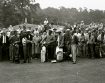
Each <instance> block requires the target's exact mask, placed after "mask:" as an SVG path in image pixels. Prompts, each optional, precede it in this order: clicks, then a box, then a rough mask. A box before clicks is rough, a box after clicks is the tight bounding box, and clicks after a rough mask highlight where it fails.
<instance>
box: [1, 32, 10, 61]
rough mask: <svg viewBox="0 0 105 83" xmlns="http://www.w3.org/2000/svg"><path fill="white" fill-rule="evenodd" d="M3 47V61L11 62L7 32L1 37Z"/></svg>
mask: <svg viewBox="0 0 105 83" xmlns="http://www.w3.org/2000/svg"><path fill="white" fill-rule="evenodd" d="M1 45H2V60H9V38H8V36H7V35H6V32H3V35H2V37H1Z"/></svg>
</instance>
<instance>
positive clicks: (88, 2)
mask: <svg viewBox="0 0 105 83" xmlns="http://www.w3.org/2000/svg"><path fill="white" fill-rule="evenodd" d="M36 2H37V3H39V4H40V6H41V8H42V9H44V8H47V7H54V8H59V7H61V6H64V7H66V8H72V7H74V8H80V7H81V8H84V7H86V8H88V9H100V10H105V0H36Z"/></svg>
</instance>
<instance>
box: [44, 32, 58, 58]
mask: <svg viewBox="0 0 105 83" xmlns="http://www.w3.org/2000/svg"><path fill="white" fill-rule="evenodd" d="M45 41H46V47H47V60H53V59H54V54H55V48H54V47H55V41H56V39H55V37H54V35H52V30H49V31H48V35H47V37H46V39H45Z"/></svg>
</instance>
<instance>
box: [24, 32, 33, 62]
mask: <svg viewBox="0 0 105 83" xmlns="http://www.w3.org/2000/svg"><path fill="white" fill-rule="evenodd" d="M26 38H27V42H26V52H27V56H26V58H25V61H27V60H28V63H31V57H32V39H33V37H32V35H31V32H30V31H28V32H27V36H26Z"/></svg>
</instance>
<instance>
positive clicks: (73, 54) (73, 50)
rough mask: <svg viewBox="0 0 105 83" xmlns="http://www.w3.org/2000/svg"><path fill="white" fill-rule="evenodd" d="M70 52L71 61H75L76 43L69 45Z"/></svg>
mask: <svg viewBox="0 0 105 83" xmlns="http://www.w3.org/2000/svg"><path fill="white" fill-rule="evenodd" d="M71 52H72V59H73V62H76V56H77V45H76V44H72V45H71Z"/></svg>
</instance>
